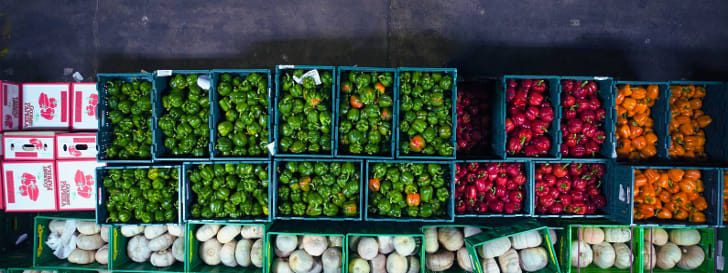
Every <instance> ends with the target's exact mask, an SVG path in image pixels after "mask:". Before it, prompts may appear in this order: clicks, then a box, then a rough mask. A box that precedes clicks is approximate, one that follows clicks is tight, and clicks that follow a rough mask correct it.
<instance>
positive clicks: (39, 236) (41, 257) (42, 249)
mask: <svg viewBox="0 0 728 273" xmlns="http://www.w3.org/2000/svg"><path fill="white" fill-rule="evenodd" d="M51 220H76V221H89V222H93V221H94V219H79V218H63V217H50V216H36V217H35V232H34V234H35V236H33V250H34V251H33V267H34V268H36V270H38V269H40V270H58V269H67V270H73V271H98V270H109V269H110V268H111V267H110V266H108V265H104V264H99V263H97V262H93V263H91V264H85V265H81V264H72V263H70V262H68V261H67V260H65V259H63V260H62V259H58V258H57V257H56V256H54V255H53V250H52V249H51V248H50V247H48V245H46V243H45V242H46V240H47V239H48V235H49V234H50V228H49V227H48V224H49V223H50V222H51ZM111 238H112V237H111V236H109V239H111ZM109 248H111V244H109ZM124 252H125V253H126V251H124ZM111 254H112V252H111V249H109V261H111V256H112V255H111Z"/></svg>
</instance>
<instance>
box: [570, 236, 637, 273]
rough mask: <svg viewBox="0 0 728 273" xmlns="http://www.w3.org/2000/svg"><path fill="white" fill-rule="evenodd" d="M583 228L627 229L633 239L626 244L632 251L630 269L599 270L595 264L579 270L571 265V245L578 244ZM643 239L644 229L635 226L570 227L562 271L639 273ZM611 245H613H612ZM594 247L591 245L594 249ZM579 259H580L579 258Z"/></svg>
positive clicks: (611, 268) (612, 268)
mask: <svg viewBox="0 0 728 273" xmlns="http://www.w3.org/2000/svg"><path fill="white" fill-rule="evenodd" d="M582 228H602V229H604V228H627V229H630V231H631V238H630V240H629V241H627V242H625V243H624V244H626V245H627V247H629V249H630V250H631V251H632V265H631V266H630V267H629V268H626V269H619V268H616V267H614V266H612V267H610V268H599V267H597V266H596V265H594V263H591V264H590V265H588V266H587V267H584V268H579V267H578V266H577V265H575V264H572V263H571V244H572V243H573V242H578V241H579V240H580V239H579V232H580V230H581V229H582ZM641 238H642V229H641V228H639V227H635V226H629V225H569V226H568V227H567V230H566V238H565V241H566V242H567V243H566V244H565V245H564V246H563V248H562V250H563V255H562V257H563V259H564V260H563V261H562V262H563V263H562V264H563V265H565V266H564V268H563V269H562V271H563V272H566V273H570V272H585V273H592V272H595V273H596V272H599V273H601V272H629V273H632V272H635V271H637V272H639V271H640V269H641V267H642V255H641V254H642V252H641V250H642V247H643V245H642V244H643V240H641ZM610 245H611V243H610ZM592 246H593V245H590V247H592ZM577 259H578V258H577Z"/></svg>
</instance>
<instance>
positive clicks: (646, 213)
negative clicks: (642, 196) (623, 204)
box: [634, 204, 655, 219]
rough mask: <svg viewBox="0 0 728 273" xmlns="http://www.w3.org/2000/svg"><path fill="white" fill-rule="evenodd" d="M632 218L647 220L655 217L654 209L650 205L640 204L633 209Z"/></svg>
mask: <svg viewBox="0 0 728 273" xmlns="http://www.w3.org/2000/svg"><path fill="white" fill-rule="evenodd" d="M634 216H635V218H636V219H647V218H650V217H653V216H655V207H654V206H651V205H645V204H640V205H639V206H637V207H636V208H635V211H634Z"/></svg>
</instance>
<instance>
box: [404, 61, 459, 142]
mask: <svg viewBox="0 0 728 273" xmlns="http://www.w3.org/2000/svg"><path fill="white" fill-rule="evenodd" d="M399 79H400V87H399V93H400V100H399V131H400V137H399V139H400V143H399V152H400V153H402V154H405V155H428V156H432V155H438V156H451V155H453V153H454V152H455V147H454V145H453V143H452V142H451V141H450V140H451V136H452V134H453V127H454V124H453V119H452V113H453V112H452V111H454V110H455V109H454V108H455V105H454V104H453V103H454V102H453V101H452V99H451V98H452V90H451V88H452V85H453V84H454V79H453V77H452V76H451V75H449V74H444V73H440V72H431V73H430V72H422V71H412V72H410V71H406V72H402V73H400V75H399Z"/></svg>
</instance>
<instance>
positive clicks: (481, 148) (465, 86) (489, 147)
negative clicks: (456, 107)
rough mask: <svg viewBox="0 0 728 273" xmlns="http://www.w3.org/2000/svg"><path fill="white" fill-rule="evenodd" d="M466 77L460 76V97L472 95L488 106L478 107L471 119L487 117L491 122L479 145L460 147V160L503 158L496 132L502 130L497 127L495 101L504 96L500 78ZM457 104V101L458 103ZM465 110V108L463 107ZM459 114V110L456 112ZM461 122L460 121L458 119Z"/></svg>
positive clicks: (458, 157)
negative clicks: (463, 148) (497, 151)
mask: <svg viewBox="0 0 728 273" xmlns="http://www.w3.org/2000/svg"><path fill="white" fill-rule="evenodd" d="M463 78H464V77H460V78H459V79H458V97H460V98H461V99H462V98H464V97H465V96H466V95H469V96H472V97H475V98H477V99H478V100H480V102H481V103H485V104H486V105H485V106H486V107H485V108H482V107H478V113H477V114H476V115H471V119H475V118H476V117H479V116H480V117H486V118H488V119H489V124H488V127H487V128H485V129H486V133H485V134H484V135H483V136H482V138H481V141H480V143H478V146H475V147H474V148H473V150H471V151H469V152H466V151H463V150H461V149H460V148H459V147H458V152H457V159H458V160H482V159H502V158H503V157H502V156H501V155H498V154H496V150H497V148H496V146H497V145H496V143H498V141H496V140H495V135H496V134H495V132H497V131H498V130H501V129H500V128H496V126H497V125H496V121H495V117H496V116H497V114H496V113H495V110H496V107H495V105H494V103H493V102H495V101H498V99H497V98H498V97H499V96H502V95H501V94H499V93H501V92H502V91H503V90H502V88H500V82H501V81H500V78H496V77H485V78H481V77H476V78H468V79H463ZM456 104H457V103H456ZM463 111H465V109H463ZM456 114H457V112H456ZM460 119H462V117H458V120H460ZM458 123H459V121H458ZM462 126H463V124H458V128H462ZM455 134H456V139H457V134H458V133H457V130H456V132H455Z"/></svg>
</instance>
